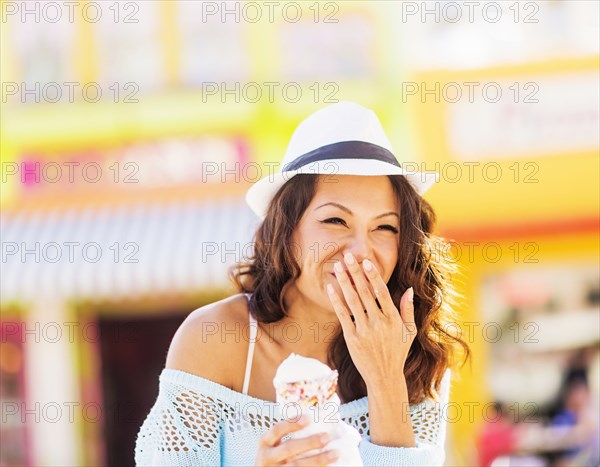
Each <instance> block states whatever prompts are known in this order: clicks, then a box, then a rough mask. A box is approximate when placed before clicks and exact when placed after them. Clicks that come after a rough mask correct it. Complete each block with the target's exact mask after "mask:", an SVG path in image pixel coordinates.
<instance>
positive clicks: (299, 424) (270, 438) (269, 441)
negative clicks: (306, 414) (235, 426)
mask: <svg viewBox="0 0 600 467" xmlns="http://www.w3.org/2000/svg"><path fill="white" fill-rule="evenodd" d="M307 424H308V423H307V421H303V419H302V418H300V420H296V421H291V420H281V421H280V422H277V423H276V424H275V425H273V427H272V428H271V429H270V430H269V431H267V432H266V433H265V434H264V435H263V436H262V437H261V438H260V440H259V441H258V444H259V446H260V447H262V448H270V447H273V446H276V445H277V444H278V443H279V442H280V441H281V438H283V437H284V436H285V435H287V434H288V433H293V432H294V431H298V430H300V429H302V428H304V427H305V426H306V425H307Z"/></svg>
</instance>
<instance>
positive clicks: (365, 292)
mask: <svg viewBox="0 0 600 467" xmlns="http://www.w3.org/2000/svg"><path fill="white" fill-rule="evenodd" d="M344 263H345V267H344V264H342V263H341V262H338V263H336V264H335V267H334V271H335V276H336V278H337V281H338V283H339V284H340V288H341V289H342V293H343V295H344V300H345V303H344V300H343V299H342V298H341V297H340V296H339V295H338V293H337V292H336V291H335V289H334V287H333V286H332V285H331V284H327V291H328V293H329V299H330V301H331V303H332V305H333V309H334V310H335V312H336V314H337V316H338V318H339V320H340V324H341V326H342V331H343V333H344V339H345V340H346V345H347V346H348V352H349V353H350V357H352V361H353V362H354V365H355V366H356V369H357V370H358V371H359V372H360V374H361V376H362V377H363V379H364V380H365V383H366V384H367V386H372V387H376V386H375V385H377V384H380V383H385V382H386V381H401V380H402V378H404V363H405V362H406V359H407V357H408V351H409V349H410V346H411V345H412V343H413V341H414V339H415V337H416V335H417V328H416V325H415V318H414V307H413V290H412V287H411V288H409V289H408V290H407V291H406V292H405V293H404V295H402V298H401V300H400V312H398V308H396V306H395V305H394V302H393V301H392V297H391V296H390V292H389V290H388V288H387V285H386V283H385V281H384V280H383V278H382V277H381V275H380V274H379V272H378V271H377V269H376V268H375V266H374V265H373V263H371V262H370V261H368V260H366V259H365V260H364V261H363V263H362V266H361V265H359V264H358V262H357V261H356V259H355V258H354V256H353V255H352V254H351V253H346V254H345V255H344ZM348 273H349V274H350V276H349V275H348ZM365 276H366V277H365ZM350 277H352V281H353V282H354V285H353V284H352V282H351V281H350ZM375 299H377V301H378V302H379V304H380V306H381V309H380V307H379V306H378V305H377V302H376V301H375ZM351 316H354V322H352V318H351Z"/></svg>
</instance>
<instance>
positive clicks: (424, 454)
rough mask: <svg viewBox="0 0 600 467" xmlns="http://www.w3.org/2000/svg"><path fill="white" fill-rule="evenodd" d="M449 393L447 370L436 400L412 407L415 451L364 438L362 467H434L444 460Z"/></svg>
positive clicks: (361, 445) (368, 436)
mask: <svg viewBox="0 0 600 467" xmlns="http://www.w3.org/2000/svg"><path fill="white" fill-rule="evenodd" d="M449 393H450V370H446V373H445V374H444V377H443V378H442V382H441V385H440V390H439V392H438V394H439V399H438V400H437V401H433V400H431V399H426V400H425V401H423V402H422V403H421V404H419V405H416V406H414V407H411V421H412V425H413V431H414V434H415V441H416V447H414V448H398V447H389V446H379V445H377V444H373V443H371V437H370V435H367V436H365V437H363V439H362V440H361V442H360V445H359V449H360V453H361V457H362V460H363V463H364V465H365V466H375V465H377V466H397V467H400V466H419V465H424V466H437V465H443V464H444V459H445V457H446V454H445V450H444V441H445V439H446V421H445V419H444V417H445V412H446V408H447V405H448V398H449Z"/></svg>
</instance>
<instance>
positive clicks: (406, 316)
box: [400, 287, 417, 335]
mask: <svg viewBox="0 0 600 467" xmlns="http://www.w3.org/2000/svg"><path fill="white" fill-rule="evenodd" d="M413 298H414V290H413V288H412V287H409V288H408V289H407V290H406V292H404V295H402V298H401V299H400V315H401V316H402V321H403V322H404V325H405V326H406V328H407V329H408V332H409V334H411V335H416V334H417V326H416V324H415V306H414V303H413Z"/></svg>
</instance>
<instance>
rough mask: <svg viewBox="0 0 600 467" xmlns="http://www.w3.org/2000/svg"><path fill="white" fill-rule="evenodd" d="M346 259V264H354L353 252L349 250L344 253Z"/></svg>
mask: <svg viewBox="0 0 600 467" xmlns="http://www.w3.org/2000/svg"><path fill="white" fill-rule="evenodd" d="M344 261H346V264H350V265H352V264H354V256H352V253H350V252H348V253H346V254H345V255H344Z"/></svg>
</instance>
